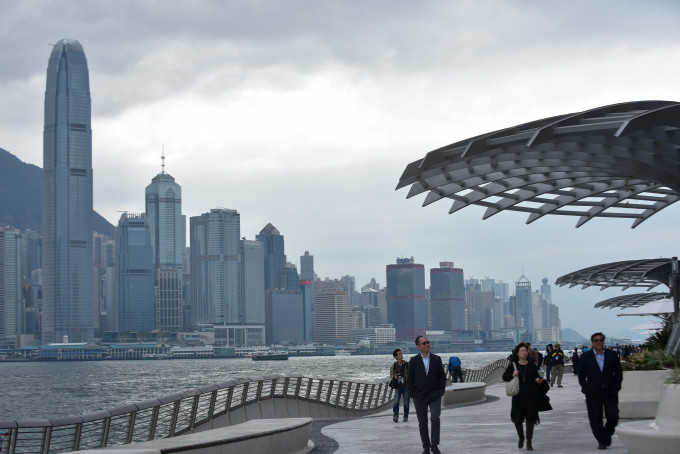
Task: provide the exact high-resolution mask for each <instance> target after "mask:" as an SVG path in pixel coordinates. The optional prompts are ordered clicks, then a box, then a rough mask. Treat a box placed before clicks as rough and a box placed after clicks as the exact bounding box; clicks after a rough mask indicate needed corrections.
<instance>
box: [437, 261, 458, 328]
mask: <svg viewBox="0 0 680 454" xmlns="http://www.w3.org/2000/svg"><path fill="white" fill-rule="evenodd" d="M430 306H431V311H432V329H434V330H451V329H456V330H464V329H465V280H464V278H463V269H462V268H454V267H453V262H440V263H439V268H432V269H430Z"/></svg>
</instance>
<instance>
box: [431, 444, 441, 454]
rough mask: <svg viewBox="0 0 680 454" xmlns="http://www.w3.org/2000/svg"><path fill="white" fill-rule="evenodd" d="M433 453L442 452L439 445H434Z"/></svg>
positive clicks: (439, 453) (438, 453)
mask: <svg viewBox="0 0 680 454" xmlns="http://www.w3.org/2000/svg"><path fill="white" fill-rule="evenodd" d="M432 454H442V453H441V452H440V451H439V448H438V447H437V445H434V446H432Z"/></svg>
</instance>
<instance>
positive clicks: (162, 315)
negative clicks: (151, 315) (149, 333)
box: [154, 267, 183, 331]
mask: <svg viewBox="0 0 680 454" xmlns="http://www.w3.org/2000/svg"><path fill="white" fill-rule="evenodd" d="M154 293H155V294H154V300H155V301H154V305H155V309H156V329H158V330H160V331H179V330H180V329H181V328H182V301H183V300H182V279H181V270H178V269H177V268H167V267H163V268H158V270H157V271H156V285H155V287H154Z"/></svg>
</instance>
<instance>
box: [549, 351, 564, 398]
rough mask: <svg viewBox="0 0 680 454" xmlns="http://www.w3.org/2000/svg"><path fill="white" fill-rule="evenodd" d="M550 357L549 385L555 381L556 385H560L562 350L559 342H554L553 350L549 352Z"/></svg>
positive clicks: (562, 373) (562, 365)
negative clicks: (550, 372) (550, 373)
mask: <svg viewBox="0 0 680 454" xmlns="http://www.w3.org/2000/svg"><path fill="white" fill-rule="evenodd" d="M550 357H551V358H552V375H551V377H550V386H553V385H554V384H555V382H557V387H558V388H561V387H562V375H564V352H563V351H562V347H560V344H555V350H553V352H552V353H551V354H550Z"/></svg>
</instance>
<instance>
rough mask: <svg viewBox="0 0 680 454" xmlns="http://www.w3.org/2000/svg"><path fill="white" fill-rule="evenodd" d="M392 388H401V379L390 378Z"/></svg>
mask: <svg viewBox="0 0 680 454" xmlns="http://www.w3.org/2000/svg"><path fill="white" fill-rule="evenodd" d="M390 388H392V389H399V380H397V379H396V378H393V379H392V380H390Z"/></svg>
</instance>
